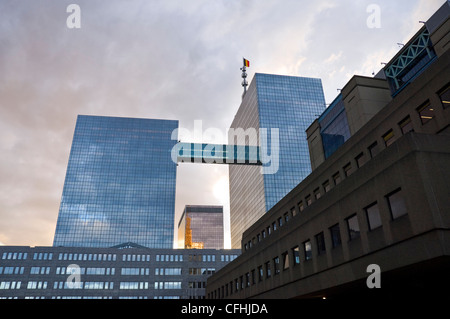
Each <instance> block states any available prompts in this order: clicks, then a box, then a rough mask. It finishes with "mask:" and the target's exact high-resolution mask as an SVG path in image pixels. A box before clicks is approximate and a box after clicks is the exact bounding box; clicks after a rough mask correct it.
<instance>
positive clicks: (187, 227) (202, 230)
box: [178, 205, 224, 249]
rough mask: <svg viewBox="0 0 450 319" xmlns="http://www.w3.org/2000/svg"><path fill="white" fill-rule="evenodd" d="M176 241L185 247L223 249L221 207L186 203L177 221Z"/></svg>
mask: <svg viewBox="0 0 450 319" xmlns="http://www.w3.org/2000/svg"><path fill="white" fill-rule="evenodd" d="M178 242H179V244H183V248H187V249H191V248H197V249H223V248H224V233H223V207H222V206H209V205H186V207H185V208H184V211H183V214H182V215H181V218H180V222H179V223H178ZM179 248H181V247H179Z"/></svg>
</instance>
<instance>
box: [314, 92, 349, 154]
mask: <svg viewBox="0 0 450 319" xmlns="http://www.w3.org/2000/svg"><path fill="white" fill-rule="evenodd" d="M319 125H320V135H321V136H322V143H323V149H324V154H325V158H328V157H329V156H330V155H331V154H333V153H334V151H336V150H337V149H338V148H339V147H340V146H341V145H342V144H344V142H345V141H347V140H348V139H349V138H350V127H349V125H348V121H347V114H346V113H345V105H344V101H343V100H342V94H339V95H338V96H337V97H336V99H335V100H334V101H333V102H332V103H331V104H330V106H329V107H328V108H327V109H326V111H325V112H323V114H322V115H321V116H320V117H319Z"/></svg>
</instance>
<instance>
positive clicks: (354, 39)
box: [0, 0, 442, 245]
mask: <svg viewBox="0 0 450 319" xmlns="http://www.w3.org/2000/svg"><path fill="white" fill-rule="evenodd" d="M76 2H77V4H79V6H80V8H81V28H80V29H68V28H67V27H66V18H67V16H68V13H67V12H66V7H67V6H68V5H69V4H70V3H72V1H68V0H63V1H51V0H40V1H17V0H16V1H13V0H4V1H1V2H0V70H2V71H1V72H0V154H2V156H1V157H0V241H2V242H3V243H5V244H8V245H51V243H52V240H53V232H54V229H55V224H56V218H57V214H58V209H59V201H60V197H61V193H62V186H63V182H64V176H65V169H66V166H67V161H68V156H69V151H70V145H71V140H72V135H73V131H74V127H75V121H76V116H77V115H78V114H96V115H110V116H129V117H144V118H163V119H178V120H179V121H180V126H182V127H186V128H188V129H192V128H193V125H194V120H197V119H201V120H203V125H204V127H205V128H207V127H217V128H219V129H221V130H225V129H226V128H228V127H229V125H230V124H231V121H232V120H233V117H234V114H235V113H236V111H237V109H238V107H239V105H240V102H241V93H242V87H241V85H240V83H241V78H240V70H239V68H240V66H241V63H242V57H243V56H245V57H246V58H248V59H249V60H250V61H251V67H250V68H249V72H248V73H249V80H251V79H252V77H253V74H254V73H255V72H266V73H278V74H288V75H300V76H312V77H318V78H322V79H323V85H324V90H325V95H326V98H327V101H330V100H332V99H333V98H334V97H335V95H336V88H340V87H341V86H342V85H343V84H345V83H346V81H348V77H349V75H351V74H353V73H363V74H365V75H369V74H370V73H371V72H372V70H373V69H375V68H376V67H377V66H380V64H379V63H380V62H382V61H379V60H380V59H388V58H389V57H390V56H391V54H392V53H394V52H395V48H396V43H397V42H400V40H402V39H404V38H405V37H406V36H407V35H409V34H411V32H412V33H414V32H415V31H414V30H416V29H418V28H419V27H420V26H419V25H416V24H417V23H416V22H407V21H410V20H411V19H414V20H417V18H418V17H419V16H421V13H424V12H426V15H428V16H429V15H430V14H431V13H432V12H433V11H434V10H435V9H437V8H438V7H439V6H440V5H441V3H440V2H442V1H428V0H427V1H425V0H420V1H419V0H415V1H411V0H401V1H396V2H393V1H387V0H386V1H385V0H383V1H378V2H379V4H380V6H381V9H382V10H381V18H382V28H381V29H375V30H371V29H368V28H367V27H366V19H367V12H366V10H365V9H366V7H367V5H368V4H369V3H370V1H349V0H344V1H340V2H336V1H329V0H318V1H314V2H312V1H298V0H286V1H283V2H282V4H281V3H280V1H276V0H267V1H264V2H261V1H256V0H249V1H237V0H231V1H230V0H218V1H207V0H192V1H191V0H190V1H163V0H159V1H156V0H155V1H144V0H130V1H118V0H111V1H108V2H107V3H105V2H104V1H98V0H97V1H93V0H90V1H87V0H78V1H76ZM423 18H424V19H426V18H427V17H423ZM421 19H422V16H421ZM324 61H327V62H328V63H323V62H324ZM376 71H377V70H375V72H376ZM216 169H217V170H216ZM227 174H228V169H227V168H226V167H225V166H223V167H217V166H213V165H204V166H201V165H200V166H194V165H189V164H184V165H180V166H179V168H178V175H177V178H178V180H177V203H176V205H177V206H176V214H177V216H178V215H179V214H180V213H181V211H182V209H183V207H184V205H185V204H214V203H217V199H216V197H215V196H214V192H213V189H214V185H215V183H216V182H217V181H219V180H221V178H224V177H225V178H226V177H227ZM216 192H217V191H216ZM177 222H178V220H176V222H175V224H176V223H177Z"/></svg>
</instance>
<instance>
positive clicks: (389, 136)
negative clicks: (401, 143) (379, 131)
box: [383, 129, 394, 147]
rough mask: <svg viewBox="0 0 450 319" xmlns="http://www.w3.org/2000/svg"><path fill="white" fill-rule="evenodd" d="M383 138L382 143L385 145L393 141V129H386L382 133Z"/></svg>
mask: <svg viewBox="0 0 450 319" xmlns="http://www.w3.org/2000/svg"><path fill="white" fill-rule="evenodd" d="M383 140H384V143H385V144H386V147H387V146H389V145H391V144H392V143H394V131H393V130H392V129H391V130H389V131H387V132H386V133H385V134H384V135H383Z"/></svg>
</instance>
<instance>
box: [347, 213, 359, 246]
mask: <svg viewBox="0 0 450 319" xmlns="http://www.w3.org/2000/svg"><path fill="white" fill-rule="evenodd" d="M347 227H348V234H349V238H350V240H353V239H355V238H358V237H359V233H360V230H359V223H358V217H357V216H356V214H355V215H353V216H350V217H349V218H347Z"/></svg>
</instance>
